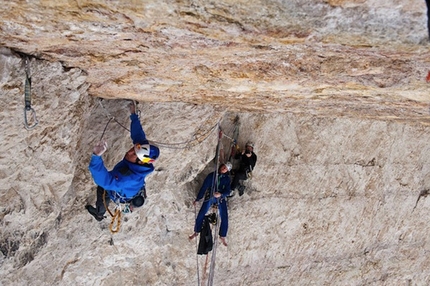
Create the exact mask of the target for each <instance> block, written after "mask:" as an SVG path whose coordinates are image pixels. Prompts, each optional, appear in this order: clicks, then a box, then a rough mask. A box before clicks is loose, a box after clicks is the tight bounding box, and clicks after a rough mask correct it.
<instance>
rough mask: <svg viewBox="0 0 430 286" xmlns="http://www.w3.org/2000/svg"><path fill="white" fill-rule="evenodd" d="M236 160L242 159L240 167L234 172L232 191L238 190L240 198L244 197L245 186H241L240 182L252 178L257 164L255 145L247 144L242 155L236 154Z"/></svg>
mask: <svg viewBox="0 0 430 286" xmlns="http://www.w3.org/2000/svg"><path fill="white" fill-rule="evenodd" d="M235 159H240V165H239V168H238V169H237V170H233V173H234V174H233V182H232V183H231V189H232V191H234V190H235V189H236V188H238V189H239V196H242V195H243V192H244V190H245V186H244V185H243V184H240V181H241V180H243V181H245V180H247V179H248V178H250V177H251V174H252V171H253V170H254V167H255V164H256V163H257V155H256V154H255V153H254V143H252V142H250V141H248V142H247V143H246V144H245V149H244V150H243V151H242V153H238V154H236V156H235Z"/></svg>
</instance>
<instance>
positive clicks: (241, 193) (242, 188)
mask: <svg viewBox="0 0 430 286" xmlns="http://www.w3.org/2000/svg"><path fill="white" fill-rule="evenodd" d="M238 189H239V196H240V197H241V196H242V195H243V191H245V186H244V185H240V186H239V188H238Z"/></svg>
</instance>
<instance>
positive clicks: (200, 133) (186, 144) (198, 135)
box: [99, 99, 219, 149]
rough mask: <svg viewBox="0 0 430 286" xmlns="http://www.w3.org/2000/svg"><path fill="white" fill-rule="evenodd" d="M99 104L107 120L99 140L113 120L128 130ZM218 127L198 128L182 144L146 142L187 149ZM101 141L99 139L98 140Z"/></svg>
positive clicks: (200, 141)
mask: <svg viewBox="0 0 430 286" xmlns="http://www.w3.org/2000/svg"><path fill="white" fill-rule="evenodd" d="M99 104H100V106H101V107H102V109H103V111H104V113H105V115H106V116H107V117H108V118H109V121H108V123H107V124H106V126H105V129H104V131H103V134H102V136H101V138H103V136H104V133H105V131H106V129H107V126H108V125H109V123H110V121H112V120H114V121H115V122H116V123H118V125H120V126H121V127H122V128H124V129H125V130H127V131H129V132H130V130H129V129H128V128H127V127H125V126H124V125H123V124H121V123H120V122H119V121H118V120H117V119H116V118H115V117H114V116H112V115H111V114H110V113H109V112H108V110H107V109H106V108H105V107H104V106H103V104H102V99H100V100H99ZM138 114H140V111H138ZM218 125H219V121H218V122H217V123H216V124H214V125H213V126H212V127H211V128H210V129H209V130H208V131H206V132H204V131H203V130H202V127H200V128H199V129H198V130H197V131H196V132H195V133H194V135H193V136H192V137H193V138H192V139H190V140H187V141H184V142H178V143H163V142H158V141H153V140H148V141H149V142H150V143H152V144H155V145H157V146H158V147H164V148H171V149H188V148H190V147H193V146H196V145H198V144H200V143H202V142H203V141H205V140H206V139H207V138H208V137H209V135H210V134H211V133H212V131H213V130H215V128H216V127H217V126H218ZM100 141H101V139H100Z"/></svg>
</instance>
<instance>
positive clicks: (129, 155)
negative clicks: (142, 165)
mask: <svg viewBox="0 0 430 286" xmlns="http://www.w3.org/2000/svg"><path fill="white" fill-rule="evenodd" d="M124 159H126V160H127V161H129V162H131V163H137V162H139V158H137V155H136V151H134V147H131V149H130V150H128V151H127V153H125V156H124Z"/></svg>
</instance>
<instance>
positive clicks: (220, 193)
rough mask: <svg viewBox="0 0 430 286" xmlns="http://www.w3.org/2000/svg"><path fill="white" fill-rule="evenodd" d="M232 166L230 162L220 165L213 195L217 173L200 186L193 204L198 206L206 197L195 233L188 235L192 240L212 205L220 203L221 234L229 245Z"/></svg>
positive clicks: (222, 240)
mask: <svg viewBox="0 0 430 286" xmlns="http://www.w3.org/2000/svg"><path fill="white" fill-rule="evenodd" d="M231 167H232V165H231V163H230V162H227V163H225V164H222V165H221V166H220V167H219V169H218V182H217V183H216V186H217V187H216V188H214V191H213V195H212V196H211V189H212V187H213V185H214V184H215V178H216V173H215V172H212V173H210V174H209V175H207V177H206V179H205V180H204V182H203V185H202V187H201V188H200V190H199V193H198V194H197V198H196V200H195V201H194V202H193V205H194V206H196V203H197V202H198V201H200V200H201V199H203V197H204V202H203V204H202V207H201V208H200V211H199V214H198V215H197V218H196V223H195V225H194V233H193V234H192V235H190V236H189V237H188V238H189V239H190V240H191V239H193V238H194V237H196V236H197V235H198V234H199V233H200V232H201V230H202V226H203V220H204V218H205V215H206V213H207V212H208V210H209V209H210V207H211V206H212V205H218V210H219V213H220V216H221V225H220V229H219V236H220V239H221V242H222V243H223V244H224V245H225V246H227V242H226V241H225V238H226V236H227V230H228V212H227V201H226V198H227V196H228V195H229V194H230V177H229V175H228V172H229V171H231Z"/></svg>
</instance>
